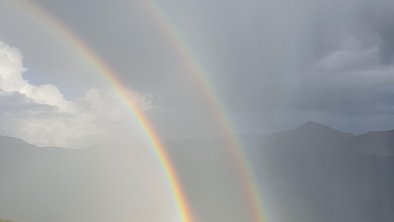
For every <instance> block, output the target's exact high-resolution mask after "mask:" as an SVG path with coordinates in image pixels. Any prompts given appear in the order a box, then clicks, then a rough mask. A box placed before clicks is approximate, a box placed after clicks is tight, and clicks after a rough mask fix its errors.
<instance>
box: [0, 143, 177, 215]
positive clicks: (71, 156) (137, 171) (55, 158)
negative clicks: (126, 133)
mask: <svg viewBox="0 0 394 222" xmlns="http://www.w3.org/2000/svg"><path fill="white" fill-rule="evenodd" d="M157 172H158V170H157V162H156V160H155V158H153V157H152V154H151V153H150V150H148V149H146V148H145V147H137V146H134V147H131V146H119V145H118V146H105V147H95V148H90V149H84V150H72V149H64V148H55V147H36V146H33V145H31V144H28V143H26V142H24V141H22V140H19V139H16V138H11V137H4V136H0V178H1V180H0V181H1V182H0V218H5V219H10V220H12V221H15V222H51V221H57V222H70V221H74V222H82V221H99V222H108V221H119V222H122V221H124V222H126V221H147V222H149V221H159V220H161V219H163V220H164V221H166V220H167V221H169V220H168V218H173V215H170V213H172V212H173V211H171V209H173V208H172V207H171V204H167V205H168V206H166V205H164V204H163V203H166V202H165V200H166V198H167V196H169V195H168V190H167V187H165V186H162V184H163V182H165V180H164V179H163V176H162V172H161V171H160V172H159V173H157ZM146 175H148V176H146ZM147 188H148V190H149V191H148V192H147ZM167 199H169V200H171V199H170V198H167ZM170 203H171V202H170ZM163 205H164V206H163ZM151 211H155V214H152V213H151ZM168 212H169V213H168ZM166 218H167V219H166Z"/></svg>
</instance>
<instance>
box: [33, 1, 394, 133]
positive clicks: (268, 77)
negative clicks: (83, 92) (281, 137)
mask: <svg viewBox="0 0 394 222" xmlns="http://www.w3.org/2000/svg"><path fill="white" fill-rule="evenodd" d="M36 2H37V3H39V4H40V5H42V6H43V7H44V8H46V9H47V10H48V11H50V12H51V14H52V15H54V16H55V17H57V18H59V19H60V20H62V21H63V23H64V24H66V26H67V27H69V28H70V29H71V30H73V31H74V32H75V33H77V35H78V36H80V37H81V38H82V39H83V40H84V41H85V42H87V43H88V44H89V45H90V46H91V47H92V48H93V49H94V50H95V51H96V52H97V54H98V55H100V56H101V57H102V58H103V59H104V60H105V61H106V62H107V63H108V64H109V65H110V66H111V67H112V68H113V69H114V70H115V71H117V72H118V74H119V75H120V79H121V80H122V81H123V82H124V83H125V84H126V85H128V86H129V87H130V88H132V89H135V90H137V91H141V92H146V93H149V94H152V95H153V96H154V102H155V103H156V105H157V107H158V109H157V110H155V112H153V113H151V115H154V117H153V118H154V119H155V122H156V123H157V124H158V125H161V127H158V128H163V129H166V128H168V127H167V126H169V125H172V126H174V127H175V128H176V129H174V134H177V133H176V132H178V131H180V132H184V130H183V129H184V128H185V126H184V125H183V124H174V123H175V122H176V121H177V115H174V113H182V114H179V116H182V119H184V120H185V122H188V121H186V120H187V119H189V120H190V121H189V123H190V125H195V126H196V130H191V131H193V132H194V131H198V130H197V128H204V127H203V126H201V124H200V125H199V124H194V122H195V121H193V120H196V119H204V118H207V116H209V115H208V114H206V113H204V114H201V112H200V111H201V106H202V107H203V106H204V105H203V104H204V103H203V102H202V101H203V100H204V98H201V95H202V94H201V92H198V90H199V89H198V87H195V85H194V83H193V78H191V77H190V70H188V69H187V68H185V66H184V64H182V59H181V58H180V57H179V56H180V55H179V54H177V52H176V50H175V49H174V48H173V47H174V45H173V43H172V41H174V39H168V35H166V34H165V33H164V32H166V31H173V30H170V29H168V27H163V26H161V27H160V25H159V24H158V23H157V21H155V18H154V17H152V15H151V13H152V11H149V10H147V9H146V5H144V3H143V2H139V1H136V2H130V1H111V3H109V2H108V1H83V2H81V3H80V4H74V3H72V2H69V1H43V0H38V1H36ZM155 4H157V6H158V7H159V8H160V9H161V10H162V11H163V14H164V15H165V16H166V17H168V19H169V23H170V24H168V25H170V26H171V27H174V28H175V29H176V30H177V31H178V34H179V35H180V38H181V39H183V40H184V41H185V42H186V43H187V45H188V46H189V47H190V49H191V51H192V52H193V55H194V57H192V56H191V57H190V58H189V59H191V60H192V62H198V63H200V64H201V65H202V67H203V70H204V74H205V75H206V76H207V79H208V81H209V82H212V85H213V86H214V89H215V92H216V93H217V94H218V96H219V98H220V101H221V102H223V103H224V105H225V107H226V110H228V111H229V112H230V113H236V115H237V117H232V118H233V119H243V120H241V122H242V121H245V122H248V123H256V124H254V125H253V124H252V125H253V127H256V128H261V127H262V128H264V126H262V125H268V126H273V125H282V126H283V127H285V125H286V126H287V125H288V124H286V123H285V122H293V123H294V122H302V121H304V120H309V119H313V120H315V121H319V119H320V120H324V121H325V122H330V121H333V122H335V121H336V120H337V119H341V118H342V119H343V118H345V117H346V118H349V117H350V116H351V117H352V118H353V117H354V118H356V117H357V116H364V117H365V116H369V117H371V118H372V117H373V116H374V117H373V118H375V117H379V118H380V117H381V118H383V116H387V115H391V114H392V108H391V107H392V102H391V101H392V99H391V98H392V95H393V94H392V91H391V90H390V85H391V84H392V83H393V81H394V80H393V79H392V75H393V68H392V67H391V66H392V62H393V61H394V40H393V39H394V31H393V30H394V25H393V24H394V16H393V14H394V13H393V12H394V3H392V1H390V0H378V1H372V0H361V1H356V0H349V1H340V0H333V1H329V2H327V1H323V0H319V1H312V0H295V1H294V0H280V1H274V0H266V1H253V0H248V1H242V2H240V1H214V2H212V1H193V2H192V1H190V2H185V1H178V0H174V1H160V0H158V1H155ZM87 9H88V10H87ZM163 30H164V32H163ZM27 53H29V52H28V50H27ZM29 57H30V56H29ZM195 58H196V59H195ZM70 75H71V76H70V79H78V78H75V76H73V75H72V74H70ZM48 78H50V77H48ZM52 78H53V77H52ZM85 81H86V84H88V82H89V81H87V80H85ZM80 82H81V81H79V83H78V84H81V83H80ZM82 82H83V81H82ZM160 107H161V108H160ZM193 110H194V111H193ZM250 113H253V115H250ZM279 113H280V115H279ZM259 115H260V116H259ZM285 115H286V117H284V116H285ZM197 116H198V117H197ZM357 118H362V117H357ZM385 118H386V117H385ZM270 121H276V122H277V124H274V123H272V124H268V122H270ZM236 122H237V121H236ZM257 123H260V124H261V126H258V125H257ZM264 123H267V124H264ZM241 125H242V124H241ZM246 127H247V126H246ZM274 128H280V127H274ZM193 132H190V134H191V135H192V134H193Z"/></svg>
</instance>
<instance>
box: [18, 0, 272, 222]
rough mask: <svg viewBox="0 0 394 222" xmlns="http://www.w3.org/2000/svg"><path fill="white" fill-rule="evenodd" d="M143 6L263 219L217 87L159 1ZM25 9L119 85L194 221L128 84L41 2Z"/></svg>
mask: <svg viewBox="0 0 394 222" xmlns="http://www.w3.org/2000/svg"><path fill="white" fill-rule="evenodd" d="M143 2H144V3H143V4H144V7H145V9H146V11H147V13H149V15H150V16H151V18H152V21H154V22H155V24H156V25H157V27H158V29H159V30H160V31H161V33H163V35H165V36H166V39H167V40H168V42H169V43H170V44H171V45H172V48H173V49H174V50H175V52H176V53H177V55H178V57H179V59H180V60H181V62H182V64H183V65H184V68H185V70H187V71H188V72H187V73H188V74H190V75H191V77H192V78H193V79H194V83H195V86H196V88H197V89H198V90H199V91H200V92H201V93H203V96H204V98H205V102H206V107H208V108H209V109H210V111H211V112H210V113H211V117H212V119H213V120H214V121H215V124H216V125H217V126H219V127H220V133H221V135H222V136H223V138H225V142H226V146H227V147H228V149H229V152H230V154H231V156H232V158H233V161H234V163H235V165H236V171H237V175H238V176H239V180H240V181H241V183H242V187H243V192H244V195H245V197H246V200H247V201H246V202H247V204H248V209H250V212H251V213H250V215H251V221H253V222H263V221H265V219H264V214H263V210H262V209H263V207H262V203H261V197H260V196H261V194H260V192H259V189H258V187H257V184H256V182H255V180H254V176H253V173H252V172H253V171H252V168H251V166H250V165H249V161H248V160H247V156H246V154H245V152H244V149H243V146H242V144H241V143H240V141H239V139H238V138H237V137H236V136H235V132H234V126H233V125H232V123H231V121H230V120H229V117H228V116H227V115H226V112H225V109H224V106H223V105H222V104H221V103H220V100H219V98H218V97H217V94H216V93H215V91H214V87H213V86H212V84H211V83H210V81H209V78H208V77H207V72H206V71H205V70H204V69H203V67H202V65H201V63H200V62H199V60H198V59H197V58H196V57H195V56H194V55H193V51H192V49H191V48H190V47H189V46H188V44H187V42H186V41H185V40H184V38H182V35H181V34H180V32H179V31H178V30H177V28H176V27H175V26H174V25H173V23H172V22H171V21H170V19H169V18H168V17H167V16H166V14H165V13H164V11H163V10H162V9H161V8H160V5H159V4H158V3H156V2H155V1H153V0H144V1H143ZM21 5H23V6H24V7H25V9H26V11H28V12H30V13H33V14H34V16H35V17H37V18H38V19H39V20H40V21H41V22H43V23H44V24H45V25H47V26H49V27H50V28H51V29H53V30H54V31H55V32H56V33H57V34H58V35H59V36H61V37H63V38H64V39H65V40H66V41H67V42H69V44H71V45H72V46H73V48H74V49H75V50H76V51H77V52H78V53H79V54H82V55H83V57H84V58H85V59H86V60H87V61H88V62H89V63H91V64H92V65H93V66H94V67H95V68H96V69H97V70H98V71H99V73H101V74H102V75H103V76H104V77H105V78H106V79H107V80H108V81H109V82H110V84H111V85H112V86H113V87H114V88H115V89H116V91H117V92H118V94H119V96H120V98H121V99H122V100H123V101H124V102H125V103H126V104H127V106H128V107H129V108H130V110H131V112H132V113H133V114H134V116H135V117H136V119H137V120H138V122H139V124H140V125H141V127H142V129H143V130H144V132H145V134H146V136H147V139H148V140H149V141H150V143H151V145H152V147H153V149H154V151H155V153H156V155H157V157H158V159H159V161H160V163H161V165H162V167H163V170H164V173H165V175H166V177H167V180H168V182H169V185H170V187H171V190H172V193H173V196H174V198H175V202H176V205H177V208H178V211H179V218H180V220H181V221H182V222H192V219H193V218H192V216H191V213H190V209H189V207H188V206H187V201H186V198H185V195H184V193H183V191H182V189H181V186H180V182H179V180H178V178H177V176H176V173H175V170H174V168H173V166H172V165H171V162H170V160H169V158H168V155H167V154H166V151H165V149H164V147H163V146H162V144H161V143H160V141H159V138H158V136H157V135H156V133H155V132H154V130H153V128H152V125H151V124H150V122H149V120H148V119H147V118H146V117H145V116H144V114H143V112H142V111H141V110H140V108H139V107H138V105H137V104H136V103H135V101H134V99H133V98H131V97H130V95H129V94H128V93H127V89H126V87H125V86H124V85H123V84H122V83H121V82H120V81H119V80H118V79H117V76H118V75H117V73H116V72H114V71H113V70H111V68H110V67H109V66H108V65H107V64H106V63H105V62H104V61H103V60H102V59H101V58H100V57H99V56H98V55H97V54H95V52H94V51H93V50H92V49H91V48H90V47H89V46H88V45H87V44H86V43H85V42H83V41H82V40H81V39H80V38H79V37H78V36H77V35H76V34H75V33H73V32H72V31H70V30H69V29H68V28H67V27H66V26H65V25H64V24H62V23H61V22H60V21H58V20H57V19H56V18H54V17H53V16H51V15H50V14H49V13H48V12H47V11H45V10H44V9H43V8H41V7H40V6H39V5H36V4H33V3H32V2H30V1H23V4H22V2H21Z"/></svg>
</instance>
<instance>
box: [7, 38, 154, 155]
mask: <svg viewBox="0 0 394 222" xmlns="http://www.w3.org/2000/svg"><path fill="white" fill-rule="evenodd" d="M24 71H26V69H25V68H24V66H23V58H22V55H21V53H20V52H19V50H18V49H16V48H14V47H11V46H9V45H7V44H5V43H4V42H0V123H1V124H0V134H3V135H9V136H15V137H18V138H22V139H24V140H26V141H28V142H30V143H33V144H37V145H40V146H66V147H83V146H89V145H94V144H99V143H109V142H115V141H116V142H120V143H121V142H126V138H132V136H131V137H130V135H136V136H138V133H139V130H138V126H137V127H133V125H136V123H135V122H133V120H132V118H131V115H130V111H129V110H128V109H127V107H126V106H125V105H124V104H122V103H121V101H120V100H119V99H118V98H117V95H116V94H115V93H114V92H112V91H111V90H104V89H97V88H94V89H90V90H89V91H88V92H87V93H86V94H85V95H84V96H82V97H80V98H77V99H74V100H68V99H66V98H65V96H64V95H63V94H62V92H61V91H60V90H59V89H58V87H56V86H55V85H51V84H41V85H33V84H30V83H29V82H28V81H27V80H26V79H24V78H23V75H22V74H23V72H24ZM130 96H132V97H133V98H135V99H136V100H137V102H138V103H139V105H141V106H142V107H143V108H144V109H146V110H147V109H150V108H151V104H150V100H149V97H147V96H146V97H144V96H141V95H139V94H137V93H135V92H131V91H130ZM128 120H130V121H128ZM126 134H127V135H126ZM134 142H135V140H134Z"/></svg>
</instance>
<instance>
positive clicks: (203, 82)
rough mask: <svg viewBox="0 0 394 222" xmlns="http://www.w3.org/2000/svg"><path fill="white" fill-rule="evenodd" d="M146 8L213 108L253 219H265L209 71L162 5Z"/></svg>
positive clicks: (150, 0) (152, 3)
mask: <svg viewBox="0 0 394 222" xmlns="http://www.w3.org/2000/svg"><path fill="white" fill-rule="evenodd" d="M143 2H144V6H145V8H146V11H147V12H148V13H149V15H150V17H151V18H152V19H153V21H154V23H155V24H156V25H157V27H158V28H159V29H160V31H161V32H162V33H163V35H165V36H166V39H167V40H168V41H169V42H170V44H171V46H172V48H173V49H174V50H175V51H176V53H177V55H178V57H179V59H180V60H181V63H182V64H183V65H184V68H185V70H187V73H188V74H189V75H191V77H192V78H193V79H194V83H195V87H196V88H197V89H198V90H199V91H200V92H201V93H203V94H204V95H203V98H205V102H206V106H205V107H208V108H210V109H211V110H210V111H211V112H210V113H211V117H212V119H213V120H214V121H215V122H216V125H217V126H219V127H220V131H221V132H220V133H221V136H222V137H223V138H225V144H226V146H227V147H228V149H229V152H230V154H231V156H232V159H233V161H234V163H235V165H236V166H237V168H236V170H237V173H238V176H239V179H240V181H241V183H242V184H241V185H242V187H243V192H244V195H245V197H246V199H247V204H248V207H249V209H250V211H251V217H252V218H251V221H254V222H263V221H265V218H264V213H263V210H262V209H263V207H262V202H261V198H260V197H261V194H260V192H259V189H258V186H257V183H256V182H255V180H254V176H253V173H252V172H253V170H252V167H251V166H250V164H249V161H248V159H247V156H246V153H245V152H244V149H243V146H242V144H241V142H240V141H239V139H238V138H237V137H236V133H235V131H234V126H233V125H232V123H231V121H230V120H229V117H228V116H227V112H226V111H225V109H224V106H223V105H222V104H221V103H220V99H219V98H218V96H217V93H216V92H215V90H214V87H213V85H212V84H211V81H209V78H208V76H207V72H206V71H205V70H204V69H203V66H202V65H201V63H200V62H199V59H198V58H197V57H195V56H194V53H193V50H192V49H191V48H190V47H189V46H188V44H187V42H186V40H185V39H184V38H182V35H181V34H180V31H178V30H177V28H176V27H175V26H174V25H173V23H172V22H171V20H170V19H169V18H168V17H167V16H166V14H165V13H164V11H163V10H162V9H161V7H160V5H159V4H158V3H157V2H155V1H154V0H146V1H143Z"/></svg>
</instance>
